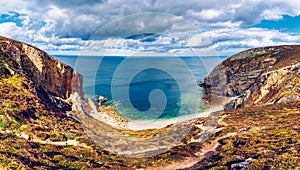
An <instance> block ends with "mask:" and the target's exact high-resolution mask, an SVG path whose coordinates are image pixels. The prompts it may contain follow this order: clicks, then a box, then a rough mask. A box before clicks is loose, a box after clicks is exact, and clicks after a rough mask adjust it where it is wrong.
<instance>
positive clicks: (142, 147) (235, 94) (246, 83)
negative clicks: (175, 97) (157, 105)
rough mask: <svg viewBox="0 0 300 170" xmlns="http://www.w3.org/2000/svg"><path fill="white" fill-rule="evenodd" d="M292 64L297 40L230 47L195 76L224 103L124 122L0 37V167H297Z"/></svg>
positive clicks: (211, 98) (69, 77)
mask: <svg viewBox="0 0 300 170" xmlns="http://www.w3.org/2000/svg"><path fill="white" fill-rule="evenodd" d="M299 63H300V46H293V45H289V46H277V47H264V48H255V49H250V50H247V51H244V52H240V53H238V54H236V55H234V56H232V57H230V58H228V59H227V60H225V61H224V62H222V63H221V64H219V65H218V66H217V67H216V68H214V70H213V71H212V72H211V73H210V74H209V75H208V77H207V78H206V79H205V81H204V83H203V84H202V86H203V87H204V88H205V92H206V95H205V96H204V100H207V101H208V102H209V103H210V104H211V105H212V107H214V106H217V105H220V104H222V103H224V102H225V103H226V100H228V99H234V100H232V101H231V102H227V104H226V110H223V111H216V112H214V113H211V114H209V115H207V117H204V118H203V117H200V118H198V117H194V119H193V120H186V119H184V120H182V122H181V121H178V123H177V122H176V123H172V124H170V125H168V126H166V127H164V128H157V129H144V130H143V129H139V130H137V129H135V130H130V129H129V127H128V121H127V120H126V119H124V118H122V117H120V116H119V115H118V114H116V112H115V110H114V108H113V107H111V106H107V107H106V106H100V107H98V106H97V105H96V104H95V102H93V101H92V100H84V99H83V97H84V94H83V92H82V77H81V75H80V74H78V73H77V72H76V71H74V70H73V69H72V68H71V67H69V66H67V65H66V64H63V63H61V62H59V61H58V60H56V59H54V58H53V57H51V56H49V55H48V54H46V53H45V52H43V51H41V50H39V49H37V48H35V47H33V46H30V45H28V44H26V43H22V42H19V41H15V40H11V39H9V38H5V37H0V87H1V88H0V150H1V152H0V168H4V169H6V168H7V169H93V168H98V169H141V168H142V169H164V168H166V167H169V168H170V169H176V168H181V169H234V168H236V169H243V168H248V169H299V162H300V159H299V158H300V155H299V150H300V145H299V139H300V135H299V134H300V127H299V123H298V122H297V120H299V119H300V107H299V106H300V104H299V102H300V101H299V98H300V76H299V73H300V72H299ZM99 120H100V121H99ZM87 129H88V130H87ZM95 141H98V143H97V142H95ZM99 141H100V142H101V143H99ZM107 150H109V151H107ZM127 156H134V158H132V157H127Z"/></svg>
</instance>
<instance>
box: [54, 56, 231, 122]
mask: <svg viewBox="0 0 300 170" xmlns="http://www.w3.org/2000/svg"><path fill="white" fill-rule="evenodd" d="M55 57H56V58H57V59H59V60H61V61H62V62H64V63H66V64H68V65H70V66H72V67H73V68H75V69H76V70H77V71H78V72H79V73H81V74H82V75H83V76H84V92H85V95H86V96H87V97H92V98H94V99H95V100H96V99H97V98H98V96H100V95H101V96H104V97H106V98H108V99H110V103H109V102H108V103H107V104H111V103H114V105H115V107H116V108H117V109H118V111H119V112H120V113H121V114H122V115H123V116H124V117H126V118H128V119H130V120H151V119H161V118H172V117H177V116H181V115H186V114H193V113H197V112H201V111H204V110H205V108H206V107H207V106H205V105H204V104H203V102H201V100H200V99H201V95H202V91H203V89H201V88H200V87H198V86H197V83H199V82H202V81H203V79H204V77H205V76H207V74H208V73H209V72H210V71H211V70H212V68H213V67H215V66H216V65H217V64H218V63H220V62H221V61H222V60H224V59H225V58H227V57H225V56H224V57H144V56H143V57H112V56H107V57H94V56H93V57H87V56H84V57H79V58H78V57H77V56H55Z"/></svg>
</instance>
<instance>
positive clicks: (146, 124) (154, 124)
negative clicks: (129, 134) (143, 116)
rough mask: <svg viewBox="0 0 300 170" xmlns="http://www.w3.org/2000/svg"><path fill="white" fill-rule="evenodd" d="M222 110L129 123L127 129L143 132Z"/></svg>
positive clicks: (218, 107) (216, 108)
mask: <svg viewBox="0 0 300 170" xmlns="http://www.w3.org/2000/svg"><path fill="white" fill-rule="evenodd" d="M222 110H223V106H215V107H211V108H210V109H209V110H208V111H206V112H202V113H195V114H190V115H184V116H179V117H175V118H171V119H160V120H153V121H131V122H128V129H130V130H144V129H158V128H163V127H166V126H168V125H170V124H175V123H179V122H183V121H187V120H192V119H196V118H200V117H207V116H208V115H209V114H210V113H212V112H216V111H222Z"/></svg>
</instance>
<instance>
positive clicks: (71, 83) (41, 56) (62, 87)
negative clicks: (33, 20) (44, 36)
mask: <svg viewBox="0 0 300 170" xmlns="http://www.w3.org/2000/svg"><path fill="white" fill-rule="evenodd" d="M0 60H1V61H2V69H5V68H6V67H7V66H10V67H11V70H6V71H8V73H9V74H11V75H13V74H14V73H18V74H21V75H23V76H25V77H26V78H27V79H28V80H29V82H30V84H31V85H32V87H33V89H34V91H35V92H36V94H37V95H38V96H39V97H40V98H41V99H42V102H43V103H45V104H47V106H49V107H52V109H55V108H56V107H58V108H59V109H64V110H70V105H68V104H66V103H65V102H63V100H64V99H67V98H68V97H70V95H71V94H72V93H74V92H78V93H79V94H80V95H81V96H83V92H82V77H81V75H79V74H78V73H77V72H75V71H74V70H73V69H72V68H71V67H70V66H68V65H66V64H64V63H61V62H59V61H58V60H56V59H54V58H53V57H51V56H49V55H48V54H47V53H45V52H43V51H42V50H39V49H37V48H35V47H33V46H30V45H28V44H25V43H22V42H18V41H15V40H12V39H8V38H5V37H1V36H0Z"/></svg>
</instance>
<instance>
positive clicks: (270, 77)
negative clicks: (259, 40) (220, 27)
mask: <svg viewBox="0 0 300 170" xmlns="http://www.w3.org/2000/svg"><path fill="white" fill-rule="evenodd" d="M299 75H300V46H296V45H294V46H293V45H289V46H274V47H265V48H255V49H250V50H247V51H243V52H240V53H238V54H236V55H233V56H231V57H230V58H228V59H227V60H225V61H223V62H222V63H221V64H219V65H218V66H217V67H215V68H214V69H213V71H212V72H211V73H210V74H209V75H208V76H207V77H206V78H205V81H204V83H203V84H201V85H202V86H203V87H204V88H205V89H206V96H205V97H204V99H206V100H208V101H209V102H211V104H213V105H214V104H220V103H221V101H222V100H223V99H224V98H226V97H234V100H232V101H231V102H230V103H228V104H227V105H226V106H225V108H226V109H231V108H241V107H249V106H253V105H266V104H273V103H281V102H288V101H297V100H300V83H299V82H300V81H299V80H300V78H299Z"/></svg>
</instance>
